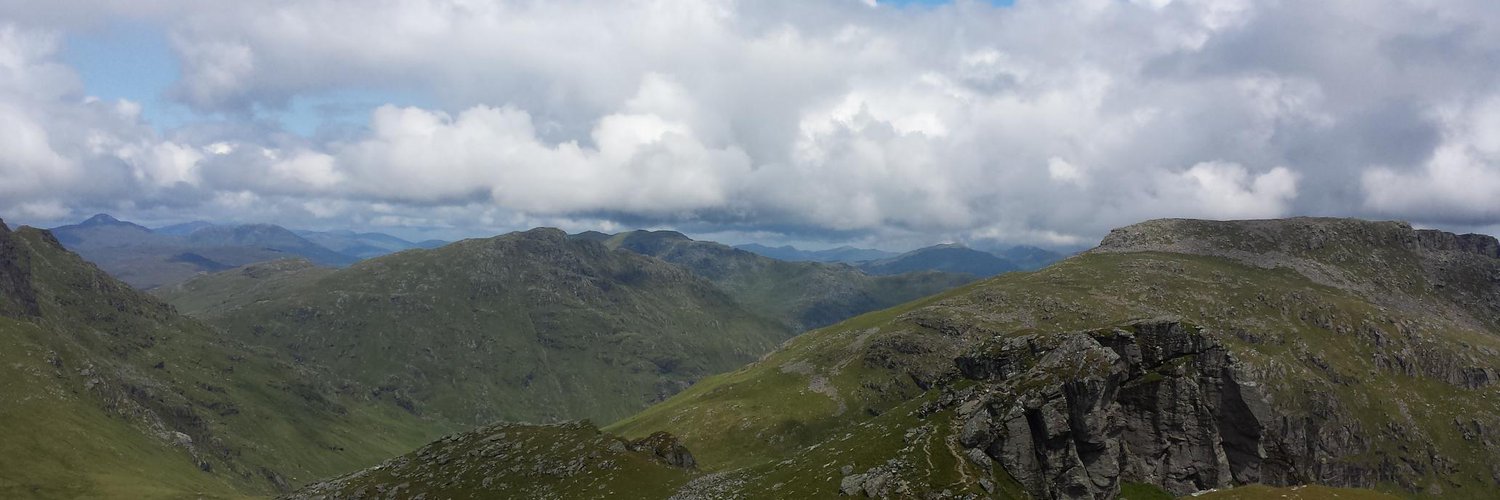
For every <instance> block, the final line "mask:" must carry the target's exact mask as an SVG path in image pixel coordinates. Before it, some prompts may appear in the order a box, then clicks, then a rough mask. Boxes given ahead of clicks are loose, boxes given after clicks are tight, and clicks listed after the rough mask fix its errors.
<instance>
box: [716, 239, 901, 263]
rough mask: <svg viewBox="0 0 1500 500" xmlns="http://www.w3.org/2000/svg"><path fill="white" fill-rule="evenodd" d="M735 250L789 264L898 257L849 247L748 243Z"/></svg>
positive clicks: (880, 251)
mask: <svg viewBox="0 0 1500 500" xmlns="http://www.w3.org/2000/svg"><path fill="white" fill-rule="evenodd" d="M735 248H738V249H740V250H745V251H749V252H754V253H757V254H760V255H764V256H766V257H770V258H773V259H778V260H785V261H789V262H843V263H845V264H854V263H858V262H863V261H867V260H876V259H885V258H890V257H895V256H896V255H897V254H896V252H887V251H884V250H875V249H873V248H855V247H851V246H848V245H845V246H841V247H838V248H830V249H827V250H802V249H799V248H797V247H794V246H791V245H782V246H779V247H772V246H766V245H761V244H759V243H748V244H744V245H736V246H735Z"/></svg>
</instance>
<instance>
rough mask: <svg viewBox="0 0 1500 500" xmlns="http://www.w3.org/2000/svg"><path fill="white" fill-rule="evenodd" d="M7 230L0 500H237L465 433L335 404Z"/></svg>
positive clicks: (318, 385)
mask: <svg viewBox="0 0 1500 500" xmlns="http://www.w3.org/2000/svg"><path fill="white" fill-rule="evenodd" d="M325 380H326V379H325V378H324V377H323V376H321V375H320V374H318V373H316V372H315V371H311V370H307V369H303V368H301V367H299V366H296V365H293V364H291V363H289V362H287V361H284V360H283V359H282V358H280V357H278V356H275V355H272V354H269V353H265V352H259V351H255V350H251V349H247V348H245V347H242V346H240V345H238V344H235V343H233V342H228V341H225V340H224V339H223V338H222V337H221V336H220V335H218V334H217V333H215V332H213V331H212V330H210V329H209V328H208V327H206V326H204V325H202V324H201V323H199V322H197V321H194V320H192V319H188V318H186V317H184V316H181V315H179V314H177V313H176V312H175V311H174V310H173V309H172V308H171V307H170V306H167V305H166V304H163V303H161V302H159V301H157V300H155V299H153V298H151V297H149V296H146V295H144V294H141V293H139V292H136V291H134V290H133V289H131V288H130V287H129V286H127V285H125V284H123V283H121V282H119V281H116V280H115V279H113V278H111V277H109V276H108V275H106V274H104V273H103V272H102V271H100V270H99V269H98V268H96V267H94V266H93V265H91V264H89V263H87V262H84V261H83V260H82V259H80V258H78V257H77V256H76V255H74V254H72V253H70V252H67V251H66V250H64V249H63V248H62V246H61V245H60V244H59V243H58V242H57V241H56V240H55V239H53V238H52V237H51V235H50V234H48V233H46V232H44V231H40V230H36V229H31V228H21V229H20V230H17V231H14V232H12V231H10V230H9V229H8V228H6V227H5V226H4V225H3V223H0V401H3V404H0V429H5V430H6V437H5V438H4V439H0V497H7V498H29V497H41V498H76V497H114V498H125V497H129V498H155V497H200V496H207V497H234V496H238V495H240V494H244V493H262V494H265V493H272V492H276V491H279V490H285V489H288V488H291V487H295V486H297V485H300V484H302V483H303V482H306V481H309V480H311V479H314V478H318V477H324V476H328V475H331V474H336V473H340V472H346V471H349V470H354V469H357V468H360V467H365V466H368V465H371V464H373V463H375V462H376V461H378V460H379V459H381V458H384V457H388V456H390V455H392V454H395V453H398V452H401V451H404V450H408V449H410V448H411V447H413V446H416V445H418V444H420V443H422V442H425V441H428V440H430V439H432V438H433V437H434V436H437V435H441V434H442V433H445V432H450V431H452V430H454V429H455V427H454V426H452V425H450V424H446V423H443V422H440V421H434V420H430V419H421V418H416V417H413V416H411V415H410V414H408V413H406V412H402V411H399V410H392V409H390V408H389V407H387V406H386V405H380V404H374V403H372V402H370V401H368V400H367V399H366V398H363V397H360V396H359V395H356V394H346V393H340V391H339V390H338V389H339V388H337V387H334V386H333V385H332V384H328V383H326V382H324V381H325Z"/></svg>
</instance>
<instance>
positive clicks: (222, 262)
mask: <svg viewBox="0 0 1500 500" xmlns="http://www.w3.org/2000/svg"><path fill="white" fill-rule="evenodd" d="M52 232H53V234H55V235H56V236H57V239H58V240H59V241H61V242H62V243H63V244H64V245H65V246H67V247H68V249H70V250H73V251H75V252H78V253H79V254H80V255H82V256H84V258H86V259H88V260H90V261H92V262H94V263H96V264H98V265H99V266H100V267H102V268H104V269H105V270H106V271H108V272H110V273H111V274H113V275H114V276H115V277H117V278H120V279H121V280H123V281H125V282H127V283H130V284H131V285H132V286H135V287H137V288H142V289H150V288H153V287H157V286H161V285H165V284H171V283H177V282H181V281H182V280H185V279H187V278H190V277H192V276H193V275H195V274H198V273H204V272H217V271H222V270H225V269H230V268H234V267H237V266H242V265H246V264H250V263H255V262H266V261H272V260H277V259H285V258H305V259H308V260H310V261H312V262H313V263H315V264H318V265H322V266H330V267H343V266H347V265H349V264H353V263H355V262H358V261H359V260H362V259H366V258H370V257H376V256H380V255H386V254H390V253H394V252H399V251H401V250H408V249H413V248H435V247H437V246H442V245H443V244H446V242H443V241H438V240H429V241H424V242H420V243H413V242H410V241H406V240H403V239H401V238H397V237H395V236H391V235H387V234H383V233H355V232H353V231H328V232H323V231H293V230H289V229H286V228H283V227H281V226H277V225H274V224H215V223H212V222H207V221H201V220H200V221H192V222H185V223H181V224H173V225H169V226H163V227H159V228H156V229H148V228H146V227H145V226H141V225H139V224H134V223H131V222H126V221H121V220H119V219H116V218H115V217H112V216H110V215H108V214H98V215H95V216H93V217H90V218H89V219H87V220H85V221H83V222H80V223H78V224H73V225H67V226H61V227H56V228H53V229H52Z"/></svg>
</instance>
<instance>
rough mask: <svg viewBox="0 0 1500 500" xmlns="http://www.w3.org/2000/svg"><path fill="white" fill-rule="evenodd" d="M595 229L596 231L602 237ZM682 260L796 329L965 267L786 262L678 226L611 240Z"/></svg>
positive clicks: (876, 304) (907, 295)
mask: <svg viewBox="0 0 1500 500" xmlns="http://www.w3.org/2000/svg"><path fill="white" fill-rule="evenodd" d="M599 236H602V235H599V234H597V233H595V234H594V235H592V236H590V237H591V238H594V239H599ZM603 241H604V243H605V244H606V245H608V246H610V247H611V248H623V249H626V250H630V251H632V252H636V253H639V254H642V255H649V256H652V257H656V258H658V259H661V260H664V261H667V262H670V263H673V264H677V265H679V266H682V267H684V268H687V269H688V270H690V271H692V272H693V273H694V274H697V275H699V276H702V277H704V278H706V279H708V280H709V281H711V282H713V283H714V284H716V285H718V286H719V287H721V288H723V289H724V290H725V291H726V292H728V293H729V294H730V295H731V296H733V297H734V298H735V300H737V301H739V302H740V303H742V304H744V305H745V306H746V307H747V308H749V309H750V310H753V311H757V312H761V313H763V314H766V315H769V316H770V317H773V318H776V319H778V320H780V321H781V322H783V323H784V324H786V325H787V326H788V327H790V328H792V329H793V330H796V331H804V330H808V329H812V328H818V327H822V326H827V325H830V324H833V323H837V322H839V321H843V320H844V319H847V318H850V317H852V316H855V315H858V314H862V313H865V312H869V311H873V310H877V309H883V308H886V307H890V306H893V305H896V304H900V303H902V302H906V301H909V300H913V299H916V298H919V297H924V296H927V295H932V294H934V293H938V292H941V291H943V290H947V289H949V288H953V287H955V286H959V285H962V284H964V283H968V282H970V281H972V280H974V277H973V276H969V275H965V274H953V273H940V272H913V273H906V274H897V275H894V276H869V275H866V274H865V273H863V272H861V271H859V270H858V269H855V268H853V267H851V266H847V265H843V264H825V263H819V262H786V261H780V260H776V259H772V258H769V257H763V256H761V255H757V254H754V253H751V252H749V251H745V250H740V249H736V248H732V247H729V246H725V245H721V244H718V243H714V242H709V241H694V240H692V239H690V238H688V237H687V236H684V235H683V234H682V233H677V232H672V231H654V232H652V231H632V232H627V233H620V234H616V235H613V236H610V237H609V238H607V239H604V240H603Z"/></svg>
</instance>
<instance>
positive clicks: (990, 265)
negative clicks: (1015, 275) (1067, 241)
mask: <svg viewBox="0 0 1500 500" xmlns="http://www.w3.org/2000/svg"><path fill="white" fill-rule="evenodd" d="M859 268H860V269H862V270H864V271H865V272H867V273H870V274H874V275H880V276H886V275H891V274H901V273H909V272H913V271H927V270H931V271H943V272H949V273H962V274H971V275H974V276H978V277H986V278H987V277H990V276H994V275H997V274H1000V273H1005V272H1010V271H1019V270H1021V269H1022V268H1021V266H1019V265H1017V264H1015V263H1013V262H1011V261H1009V260H1006V259H1003V258H1000V257H998V256H996V255H994V254H992V253H989V252H984V251H980V250H975V249H972V248H969V247H966V246H963V245H959V244H948V245H937V246H930V247H927V248H919V249H916V250H912V251H910V252H906V253H903V254H901V255H897V256H895V257H891V258H887V259H880V260H872V261H869V262H861V263H859Z"/></svg>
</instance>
